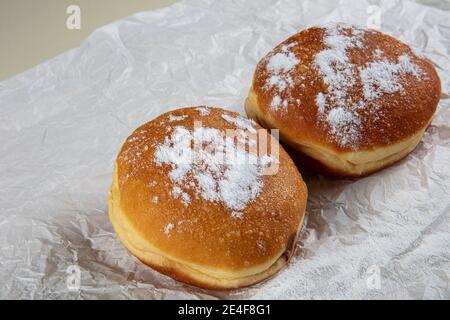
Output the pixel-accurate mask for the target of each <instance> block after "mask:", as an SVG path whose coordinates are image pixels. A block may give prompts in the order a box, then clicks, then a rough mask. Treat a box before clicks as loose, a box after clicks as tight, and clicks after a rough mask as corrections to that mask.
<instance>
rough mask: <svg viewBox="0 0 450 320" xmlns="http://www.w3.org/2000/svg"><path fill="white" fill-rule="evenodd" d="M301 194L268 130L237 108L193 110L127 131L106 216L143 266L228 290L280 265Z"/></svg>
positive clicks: (290, 248)
mask: <svg viewBox="0 0 450 320" xmlns="http://www.w3.org/2000/svg"><path fill="white" fill-rule="evenodd" d="M226 130H228V131H226ZM230 132H231V133H236V136H235V140H233V139H231V138H229V136H228V133H230ZM261 132H262V133H261ZM225 133H226V134H227V135H226V136H225V138H223V135H224V134H225ZM255 133H258V134H260V135H257V136H255V135H253V136H252V135H251V134H255ZM243 137H244V138H245V139H247V140H245V141H246V143H244V147H243V148H240V149H238V148H237V145H238V144H237V142H236V141H240V142H242V141H244V140H242V139H243ZM263 138H264V139H269V140H267V141H268V142H269V143H272V145H271V147H270V148H268V149H267V148H266V150H269V151H270V152H269V154H268V155H267V154H266V153H263V152H257V151H256V149H258V147H259V146H260V145H262V143H263V141H262V140H264V139H263ZM235 142H236V143H235ZM278 147H279V149H278V154H279V155H278V156H276V151H275V150H276V149H277V148H278ZM227 148H228V149H227ZM221 150H222V151H223V150H228V151H226V152H225V154H226V156H227V157H228V155H229V154H231V153H233V152H235V153H236V157H235V158H224V157H222V156H223V155H224V153H223V152H221ZM230 152H231V153H230ZM245 157H248V159H251V160H252V161H249V160H248V159H247V160H246V159H244V158H245ZM230 159H231V160H230ZM269 169H270V170H269ZM264 170H266V171H264ZM271 170H272V171H271ZM306 199H307V189H306V186H305V183H304V182H303V180H302V177H301V175H300V173H299V172H298V171H297V168H296V167H295V165H294V163H293V162H292V160H291V159H290V157H289V156H288V154H287V153H286V152H285V151H284V149H283V148H282V147H280V146H279V145H278V141H277V140H276V139H273V138H272V136H271V135H270V134H269V133H268V132H267V130H265V129H263V128H261V127H260V126H259V125H257V124H256V123H255V122H254V121H252V120H250V119H247V118H244V117H242V116H240V115H239V114H237V113H234V112H230V111H225V110H222V109H219V108H207V107H192V108H184V109H178V110H175V111H171V112H168V113H165V114H163V115H161V116H159V117H158V118H156V119H154V120H152V121H150V122H148V123H146V124H144V125H142V126H141V127H139V128H138V129H136V130H135V131H134V132H133V134H132V135H131V136H130V137H128V139H127V140H126V141H125V143H124V145H123V146H122V149H121V150H120V152H119V154H118V156H117V160H116V162H115V173H114V178H113V183H112V186H111V189H110V192H109V217H110V220H111V222H112V224H113V226H114V229H115V230H116V232H117V234H118V236H119V238H120V239H121V241H122V242H123V244H124V245H125V247H126V248H128V250H129V251H131V253H133V254H134V255H135V256H136V257H137V258H139V259H140V260H141V261H142V262H144V263H145V264H147V265H149V266H151V267H152V268H154V269H156V270H158V271H160V272H161V273H164V274H166V275H168V276H170V277H172V278H174V279H177V280H180V281H183V282H186V283H189V284H193V285H196V286H199V287H203V288H210V289H234V288H239V287H243V286H248V285H251V284H254V283H256V282H259V281H262V280H264V279H266V278H268V277H270V276H272V275H273V274H274V273H276V272H277V271H278V270H280V269H281V268H282V267H283V266H285V265H286V263H287V262H288V260H289V259H290V257H291V256H292V254H293V252H294V250H295V246H296V241H297V237H298V234H299V230H300V227H301V225H302V221H303V216H304V210H305V205H306Z"/></svg>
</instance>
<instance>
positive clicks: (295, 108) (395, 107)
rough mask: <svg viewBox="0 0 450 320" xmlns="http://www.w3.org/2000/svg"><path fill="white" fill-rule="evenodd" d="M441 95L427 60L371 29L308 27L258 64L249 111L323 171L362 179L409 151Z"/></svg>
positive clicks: (248, 105) (429, 118)
mask: <svg viewBox="0 0 450 320" xmlns="http://www.w3.org/2000/svg"><path fill="white" fill-rule="evenodd" d="M440 94H441V86H440V79H439V76H438V74H437V72H436V70H435V68H434V67H433V65H432V63H431V62H430V61H428V60H427V59H425V58H423V57H420V56H418V55H416V54H415V53H414V52H413V51H412V50H411V49H410V47H408V46H407V45H406V44H404V43H402V42H400V41H398V40H396V39H394V38H392V37H390V36H388V35H385V34H383V33H381V32H378V31H375V30H369V29H365V28H361V27H356V26H349V25H345V24H334V25H328V26H325V27H314V28H310V29H307V30H304V31H302V32H300V33H298V34H295V35H293V36H291V37H290V38H288V39H287V40H285V41H283V42H282V43H281V44H280V45H278V46H277V47H276V48H275V49H273V50H272V51H271V52H270V53H269V54H268V55H267V56H266V57H264V58H263V59H262V60H261V61H260V62H259V63H258V65H257V67H256V71H255V74H254V77H253V83H252V87H251V89H250V93H249V95H248V97H247V99H246V105H245V107H246V111H247V114H248V115H249V116H250V117H251V118H253V119H255V120H257V121H258V122H260V123H261V124H262V125H263V126H264V127H266V128H279V129H280V137H281V140H282V141H283V142H286V143H287V144H289V145H291V146H292V147H294V148H295V149H296V150H298V151H300V152H301V153H303V155H302V156H304V157H305V158H307V159H308V160H309V161H307V162H309V163H311V164H313V165H314V166H315V167H316V169H318V170H319V171H321V172H325V173H329V174H333V175H339V176H363V175H367V174H370V173H372V172H375V171H377V170H380V169H382V168H384V167H386V166H388V165H390V164H392V163H394V162H396V161H398V160H400V159H402V158H403V157H405V156H406V155H407V154H408V153H410V152H411V151H412V150H413V149H414V148H415V147H416V146H417V144H418V143H419V142H420V140H421V138H422V136H423V134H424V131H425V129H426V128H427V126H428V125H429V124H430V122H431V119H432V116H433V114H434V112H435V110H436V107H437V105H438V102H439V99H440Z"/></svg>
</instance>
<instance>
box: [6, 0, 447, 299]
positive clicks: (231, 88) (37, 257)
mask: <svg viewBox="0 0 450 320" xmlns="http://www.w3.org/2000/svg"><path fill="white" fill-rule="evenodd" d="M421 2H422V4H418V3H413V2H407V1H359V0H358V1H344V0H342V1H339V2H334V1H307V0H306V1H301V2H300V1H295V0H284V1H269V0H264V1H261V0H253V1H233V2H231V1H208V0H194V1H182V2H180V3H177V4H175V5H173V6H171V7H168V8H164V9H160V10H157V11H150V12H141V13H137V14H135V15H133V16H131V17H128V18H126V19H123V20H120V21H117V22H114V23H112V24H110V25H107V26H105V27H102V28H100V29H98V30H97V31H95V32H94V33H93V34H92V35H91V36H90V37H89V38H88V39H87V40H86V41H85V42H84V43H83V45H82V46H81V47H79V48H76V49H73V50H71V51H68V52H66V53H64V54H62V55H60V56H58V57H56V58H54V59H52V60H50V61H48V62H45V63H43V64H40V65H38V66H36V67H34V68H33V69H30V70H29V71H26V72H24V73H22V74H20V75H18V76H16V77H14V78H11V79H9V80H6V81H3V82H0V176H1V179H0V208H1V211H0V283H1V284H2V285H1V286H0V298H2V299H6V298H8V299H12V298H22V299H33V298H35V299H42V298H45V299H50V298H59V299H61V298H66V299H98V298H117V299H182V298H188V299H205V298H206V299H214V298H225V299H227V298H250V299H252V298H253V299H270V298H273V299H276V298H288V299H294V298H297V299H319V298H344V299H348V298H362V299H368V298H375V299H378V298H403V299H421V298H425V299H431V298H438V299H449V298H450V289H449V276H450V247H449V243H450V232H449V222H450V197H449V190H450V170H449V164H450V162H449V161H450V125H449V123H450V111H449V110H450V109H449V104H450V67H449V66H450V60H449V57H450V20H449V19H448V18H449V11H448V10H450V7H449V6H448V4H447V3H445V1H437V0H433V1H421ZM369 5H372V6H373V5H379V6H380V7H381V8H382V9H381V10H382V12H381V30H382V31H384V32H386V33H388V34H391V35H393V36H395V37H397V38H399V39H401V40H403V41H405V42H406V43H408V44H410V45H411V46H412V47H413V48H414V49H415V50H416V51H417V52H418V53H422V54H424V55H426V56H427V57H428V58H430V59H431V60H432V61H433V62H434V63H435V65H436V68H437V70H438V72H439V74H440V77H441V79H442V92H443V93H442V99H441V102H440V105H439V108H438V111H437V113H436V116H435V118H434V120H433V123H432V125H431V126H430V128H429V129H428V130H427V132H426V134H425V137H424V139H423V141H422V142H421V143H420V145H419V146H418V148H417V149H416V150H415V151H414V152H413V153H412V154H411V155H409V156H408V157H407V158H406V159H405V160H403V161H401V162H400V163H398V164H396V165H394V166H392V167H390V168H387V169H385V170H383V171H381V172H379V173H376V174H373V175H371V176H369V177H367V178H362V179H358V180H356V179H355V180H349V179H329V178H325V177H322V176H318V175H307V176H305V180H306V181H307V184H308V188H309V202H308V206H307V220H306V222H305V226H304V228H303V230H302V233H301V239H300V241H299V243H298V250H297V253H296V255H295V257H294V258H293V260H292V262H291V263H290V264H289V266H288V267H287V268H286V269H284V270H282V271H281V272H280V273H278V274H277V275H276V276H275V277H273V278H272V279H270V280H268V281H266V282H264V283H261V284H258V285H255V286H252V287H250V288H246V289H241V290H236V291H232V292H214V291H208V290H202V289H197V288H194V287H190V286H187V285H184V284H182V283H179V282H176V281H174V280H172V279H170V278H168V277H165V276H163V275H161V274H159V273H158V272H156V271H153V270H152V269H150V268H148V267H146V266H145V265H143V264H142V263H140V262H139V261H138V260H137V259H135V258H134V257H133V256H132V255H130V254H129V253H128V252H127V251H126V250H125V248H124V247H123V246H122V244H121V243H120V242H119V241H118V239H117V237H116V235H115V233H114V231H113V229H112V226H111V224H110V222H109V220H108V217H107V204H106V197H107V192H108V187H109V185H110V183H111V181H112V171H113V161H114V159H115V157H116V155H117V152H118V150H119V148H120V146H121V145H122V143H123V141H124V140H125V138H126V137H127V136H128V135H129V134H130V133H131V132H132V130H133V129H134V128H136V127H137V126H139V125H140V124H143V123H145V122H147V121H149V120H151V119H153V118H154V117H156V116H158V115H159V114H161V113H163V112H166V111H169V110H172V109H176V108H178V107H182V106H192V105H203V104H206V105H210V106H222V107H226V108H228V109H230V110H234V111H238V112H240V113H241V114H244V110H243V104H244V99H245V97H246V95H247V93H248V90H249V87H250V84H251V80H252V75H253V72H254V69H255V66H256V64H257V62H258V61H259V60H260V59H261V58H262V57H263V56H264V55H265V54H266V53H267V52H268V51H269V50H271V49H272V48H273V47H274V46H275V45H277V44H278V43H279V42H281V41H282V40H284V39H286V38H287V37H288V36H290V35H292V34H294V33H296V32H298V31H299V30H302V29H304V28H306V27H309V26H312V25H318V24H322V23H326V22H333V21H343V22H347V23H355V24H360V25H365V24H366V22H367V8H368V6H369ZM71 265H75V266H78V267H79V269H80V272H81V282H80V285H81V288H80V290H75V291H70V290H69V289H68V286H67V282H66V281H67V278H68V274H67V273H66V270H67V268H68V267H70V266H71ZM373 270H375V271H376V270H379V272H380V282H379V287H377V286H376V281H375V282H374V283H375V288H374V285H373V283H372V284H370V283H369V282H370V279H371V278H370V277H371V275H372V273H371V272H373ZM372 280H373V278H372ZM368 283H369V284H368Z"/></svg>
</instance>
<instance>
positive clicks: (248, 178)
mask: <svg viewBox="0 0 450 320" xmlns="http://www.w3.org/2000/svg"><path fill="white" fill-rule="evenodd" d="M231 119H232V121H233V123H234V122H235V120H236V118H235V117H231ZM244 120H245V119H244ZM238 123H239V124H240V120H239V121H238ZM246 125H249V124H248V123H246ZM154 161H155V163H156V164H157V165H159V166H162V165H169V166H170V168H171V170H170V172H169V178H170V180H171V182H172V183H173V188H172V190H171V194H172V196H173V197H174V198H177V199H181V200H182V201H183V203H184V204H185V205H186V206H189V204H190V202H191V198H190V197H189V194H188V191H193V193H194V194H195V196H196V197H197V198H202V199H204V200H206V201H212V202H220V203H222V204H223V205H224V206H225V207H227V208H229V209H231V210H232V211H233V212H242V210H244V209H245V208H246V206H247V204H248V203H249V202H251V201H253V200H254V199H256V197H257V196H258V195H259V193H260V192H261V190H262V187H263V182H262V180H261V175H262V173H261V172H262V169H264V168H265V167H266V166H267V165H268V164H270V163H271V162H273V161H275V159H273V158H272V157H271V156H268V155H265V156H258V155H255V154H252V153H249V152H247V151H246V150H245V149H244V150H243V149H242V148H238V147H237V146H236V145H235V143H234V140H233V139H230V138H228V137H226V136H224V133H223V132H222V131H220V130H218V129H216V128H208V127H199V128H194V130H193V131H189V130H188V129H186V128H185V127H181V126H178V127H176V128H175V129H174V131H173V132H172V134H171V135H170V136H167V137H166V139H165V141H164V143H162V144H160V145H158V146H157V149H156V152H155V155H154ZM232 216H233V217H237V215H236V214H235V213H233V214H232Z"/></svg>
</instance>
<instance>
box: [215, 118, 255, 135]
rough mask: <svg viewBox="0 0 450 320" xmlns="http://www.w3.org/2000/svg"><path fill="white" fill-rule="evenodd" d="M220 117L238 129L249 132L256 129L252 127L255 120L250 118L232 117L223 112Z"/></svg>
mask: <svg viewBox="0 0 450 320" xmlns="http://www.w3.org/2000/svg"><path fill="white" fill-rule="evenodd" d="M222 118H223V119H224V120H225V121H227V122H228V123H230V124H233V125H235V126H236V127H238V128H239V129H242V130H248V131H250V132H256V129H255V128H254V127H253V126H254V125H255V122H254V121H253V120H251V119H247V118H244V117H240V116H238V117H233V116H230V115H228V114H223V115H222Z"/></svg>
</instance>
